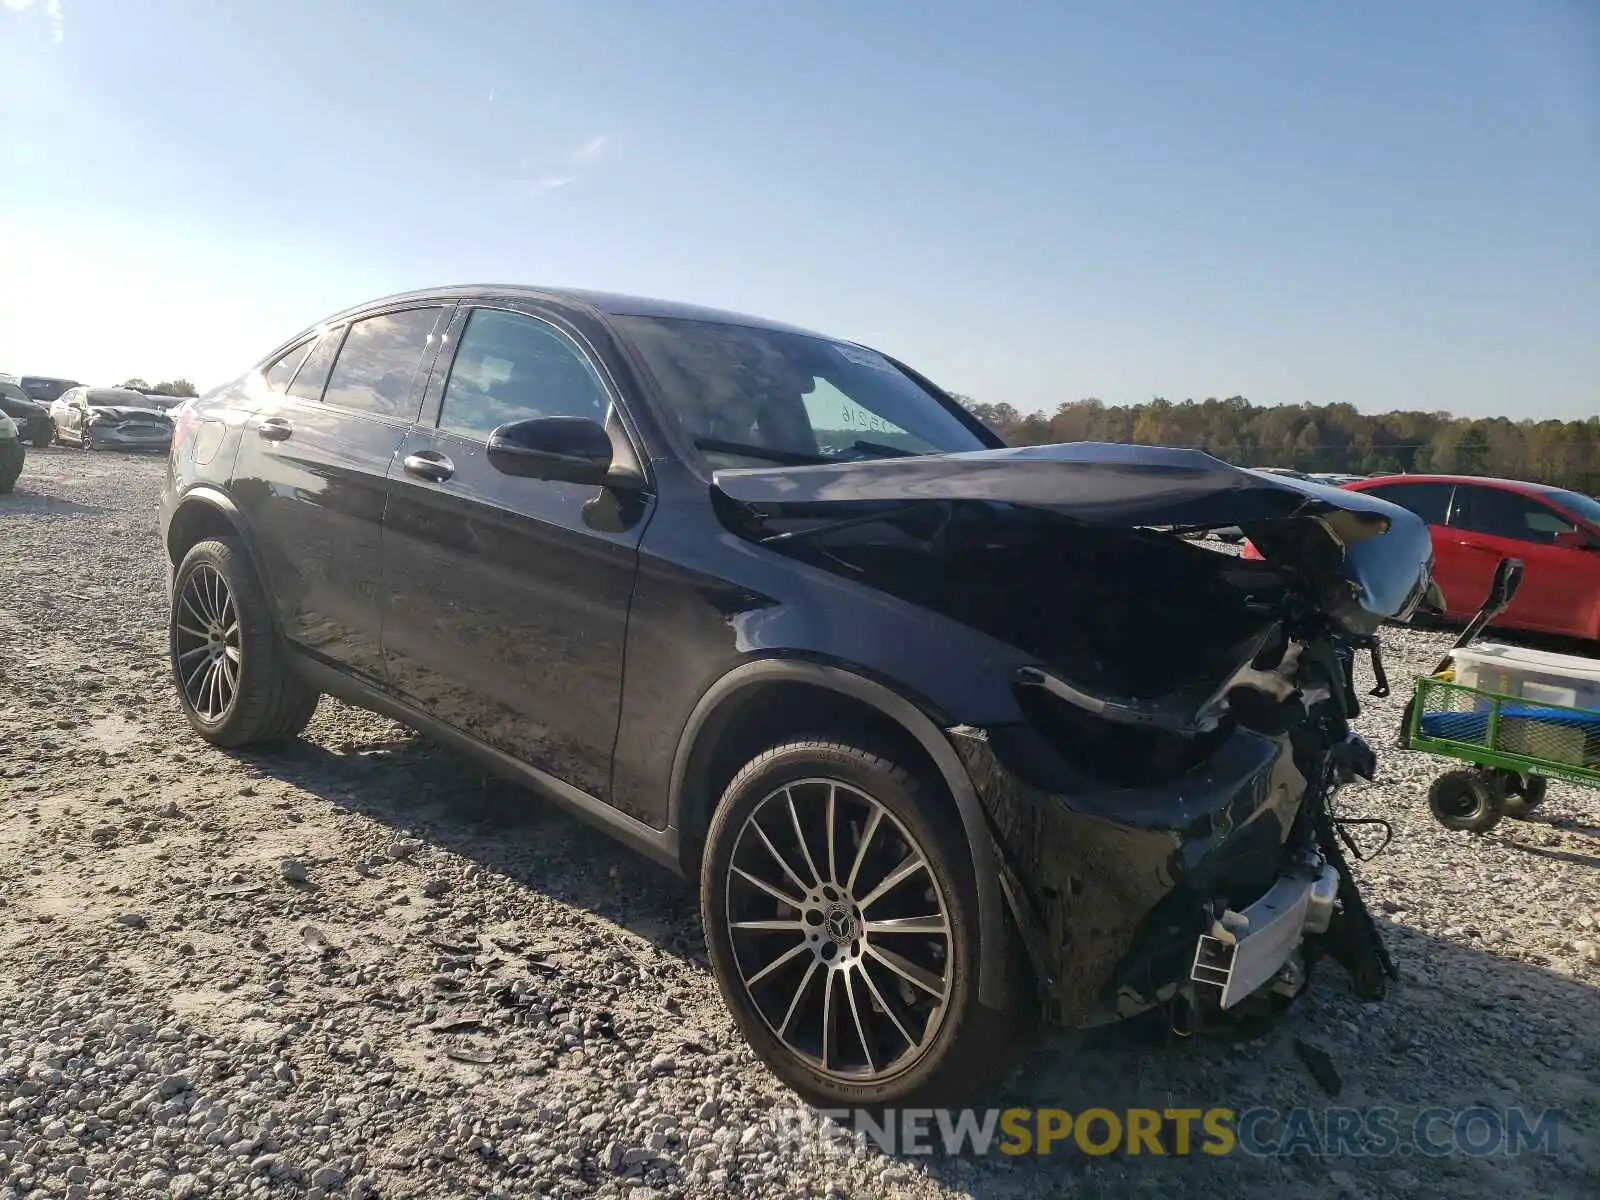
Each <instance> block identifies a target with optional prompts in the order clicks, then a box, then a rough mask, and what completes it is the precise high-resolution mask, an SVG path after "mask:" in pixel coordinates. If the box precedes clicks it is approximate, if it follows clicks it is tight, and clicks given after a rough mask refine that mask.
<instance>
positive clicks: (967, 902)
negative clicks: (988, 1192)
mask: <svg viewBox="0 0 1600 1200" xmlns="http://www.w3.org/2000/svg"><path fill="white" fill-rule="evenodd" d="M1235 525H1236V526H1238V527H1239V528H1240V529H1242V530H1244V531H1245V533H1246V534H1247V535H1248V536H1249V537H1250V539H1251V540H1252V542H1253V543H1254V544H1255V546H1256V547H1258V548H1259V549H1260V550H1261V551H1262V553H1263V554H1264V556H1265V560H1264V561H1261V562H1246V561H1242V560H1240V559H1238V558H1236V557H1232V556H1228V555H1224V554H1221V553H1218V552H1215V551H1213V550H1208V549H1206V548H1205V547H1204V546H1203V545H1200V544H1197V543H1196V542H1195V541H1194V540H1191V539H1190V538H1188V537H1186V536H1185V535H1186V534H1190V533H1193V532H1195V531H1197V530H1201V529H1205V528H1216V527H1220V526H1235ZM162 528H163V536H164V539H165V547H166V552H167V554H168V556H169V559H170V564H171V577H170V578H171V585H172V589H171V590H172V618H171V660H172V671H173V676H174V679H175V682H176V685H177V690H178V694H179V696H180V698H181V701H182V705H183V708H184V711H185V712H186V714H187V716H188V719H189V721H190V723H191V724H192V725H193V727H194V729H195V730H196V731H197V732H198V733H199V734H200V736H201V737H203V738H205V739H207V740H208V741H210V742H212V743H214V744H216V745H218V746H223V747H240V746H246V745H255V744H260V743H270V742H275V741H282V740H284V739H289V738H293V737H295V736H296V735H298V734H299V733H300V731H301V730H303V729H304V728H305V726H306V723H307V722H308V721H309V720H310V718H311V715H312V713H313V710H314V709H315V708H316V706H317V702H318V697H319V696H321V695H323V694H328V695H333V696H337V697H340V698H342V699H344V700H346V701H349V702H351V703H354V704H358V705H362V706H365V707H368V708H371V709H374V710H377V711H379V712H382V713H387V714H389V715H391V716H393V717H395V718H397V719H399V720H400V721H403V722H405V723H407V724H409V725H411V726H413V727H415V728H416V729H418V730H420V731H422V732H423V733H425V734H427V735H430V736H432V737H434V738H436V739H437V740H439V741H441V742H444V743H447V744H449V745H452V746H454V747H457V748H458V749H460V750H462V751H465V752H466V753H468V754H470V755H475V756H476V757H477V758H478V759H480V760H482V761H483V762H485V763H487V764H489V765H490V766H492V767H494V768H496V769H498V770H500V771H503V772H505V773H506V774H507V775H510V776H512V777H514V778H517V779H520V780H523V781H525V782H526V783H528V784H529V785H532V786H534V787H536V788H537V789H539V790H540V791H542V792H544V793H545V794H546V795H548V796H550V797H553V798H554V799H555V800H556V801H558V802H559V803H561V804H564V805H566V806H567V807H569V808H571V809H573V810H575V811H576V812H577V813H579V814H581V815H582V816H584V817H586V818H587V819H589V820H591V821H593V822H595V823H596V824H598V825H599V826H601V827H602V828H604V829H606V830H608V831H610V832H611V833H612V834H613V835H615V836H616V837H618V838H620V839H621V840H623V841H624V842H626V843H628V844H630V845H632V846H634V847H636V848H637V849H638V850H640V851H642V852H643V853H645V854H646V855H649V856H650V857H651V858H654V859H656V860H659V861H660V862H662V863H665V864H667V865H668V866H670V867H672V868H674V869H676V870H679V871H682V872H684V873H685V874H687V875H688V876H689V877H690V878H692V879H698V882H699V889H700V896H701V908H702V917H703V921H704V927H705V936H706V940H707V943H708V947H709V954H710V959H711V963H712V966H713V969H714V971H715V974H716V978H717V980H718V983H719V985H720V987H721V989H722V993H723V995H724V996H725V997H726V1000H727V1003H728V1005H729V1007H730V1008H731V1010H732V1012H733V1015H734V1017H735V1018H736V1019H737V1021H738V1023H739V1025H740V1026H741V1028H742V1029H743V1031H744V1032H745V1034H746V1035H747V1036H748V1037H749V1039H750V1041H751V1042H752V1043H753V1044H754V1045H755V1047H756V1048H757V1049H758V1051H759V1052H760V1054H761V1055H762V1056H763V1057H764V1059H765V1060H766V1062H767V1063H769V1064H770V1066H771V1067H772V1069H773V1070H774V1071H776V1072H777V1073H778V1074H779V1075H780V1076H781V1077H782V1078H783V1079H784V1080H786V1081H787V1082H788V1083H789V1084H791V1085H792V1086H793V1087H794V1088H795V1089H796V1090H797V1091H798V1092H800V1093H801V1094H802V1095H803V1096H804V1097H806V1098H807V1099H810V1100H812V1101H815V1102H819V1103H825V1104H830V1105H835V1106H854V1105H869V1104H870V1105H883V1104H907V1103H928V1102H933V1101H937V1100H940V1099H945V1098H950V1097H954V1096H957V1095H959V1094H961V1093H964V1092H970V1091H971V1090H972V1089H974V1088H976V1087H977V1086H978V1085H979V1084H980V1082H981V1081H982V1080H983V1079H984V1078H985V1077H987V1076H988V1075H990V1074H991V1073H992V1072H994V1071H996V1070H999V1069H1000V1068H1002V1067H1003V1066H1005V1065H1006V1064H1007V1063H1008V1062H1009V1061H1011V1056H1012V1054H1013V1053H1014V1052H1015V1051H1016V1050H1017V1049H1018V1048H1020V1047H1023V1046H1026V1045H1027V1044H1028V1036H1027V1035H1028V1033H1029V1032H1030V1031H1032V1030H1033V1029H1035V1028H1037V1027H1038V1023H1039V1019H1040V1018H1043V1020H1044V1022H1047V1023H1054V1024H1067V1025H1083V1024H1088V1023H1092V1022H1095V1021H1100V1020H1106V1019H1111V1018H1116V1017H1119V1016H1125V1015H1129V1014H1132V1013H1136V1012H1140V1011H1148V1010H1153V1009H1161V1008H1166V1009H1168V1010H1170V1013H1171V1019H1172V1020H1173V1021H1174V1022H1178V1023H1182V1024H1184V1025H1185V1026H1188V1027H1191V1028H1199V1027H1202V1026H1205V1025H1207V1024H1210V1023H1218V1022H1228V1021H1231V1020H1233V1019H1234V1018H1236V1017H1237V1016H1238V1014H1241V1013H1246V1012H1269V1011H1271V1010H1272V1009H1274V1008H1276V1007H1278V1006H1280V1005H1282V1004H1284V1003H1287V1002H1288V1001H1289V1000H1290V999H1292V998H1293V997H1294V996H1295V995H1296V994H1298V993H1299V992H1300V991H1301V990H1302V989H1303V988H1304V987H1305V986H1306V980H1307V978H1308V972H1309V968H1310V967H1311V965H1312V964H1313V963H1314V962H1315V960H1316V959H1317V958H1318V957H1319V956H1322V955H1331V956H1333V957H1334V958H1336V959H1337V960H1338V961H1340V962H1341V963H1343V964H1344V966H1345V967H1346V968H1347V969H1348V970H1349V971H1350V972H1351V974H1352V976H1353V977H1354V978H1355V980H1356V982H1357V985H1358V987H1359V988H1360V989H1361V990H1362V991H1363V992H1364V994H1369V995H1378V994H1381V992H1382V991H1383V988H1384V986H1385V985H1384V978H1385V973H1386V971H1388V970H1390V969H1391V968H1390V966H1389V963H1388V959H1387V957H1386V955H1385V954H1384V951H1383V945H1382V942H1381V940H1380V939H1379V938H1378V934H1377V931H1376V929H1375V928H1374V926H1373V925H1372V923H1371V921H1370V919H1369V918H1368V917H1367V914H1366V911H1365V909H1364V908H1363V907H1362V905H1361V899H1360V895H1359V893H1358V892H1357V891H1356V889H1355V885H1354V882H1353V880H1352V878H1351V876H1350V873H1349V870H1348V868H1347V867H1346V866H1345V864H1344V860H1343V858H1342V857H1341V855H1340V852H1339V845H1338V842H1337V840H1336V838H1335V836H1334V827H1333V824H1332V820H1331V817H1330V815H1329V809H1328V806H1327V803H1326V800H1327V796H1328V793H1329V791H1330V790H1331V789H1332V788H1333V787H1336V786H1337V785H1338V783H1339V782H1341V781H1342V780H1344V779H1347V778H1349V777H1351V776H1352V774H1357V773H1367V774H1370V770H1371V754H1370V751H1368V750H1367V749H1366V748H1365V747H1364V746H1363V745H1362V744H1361V743H1360V741H1359V739H1356V738H1355V737H1354V736H1353V735H1352V734H1351V733H1350V729H1349V725H1348V720H1349V718H1350V717H1351V716H1352V715H1353V714H1354V712H1355V711H1356V708H1357V697H1356V690H1355V687H1354V683H1353V674H1352V663H1353V660H1354V657H1355V656H1356V655H1357V654H1358V653H1364V652H1371V653H1373V654H1376V651H1377V641H1376V635H1377V632H1378V630H1379V627H1380V626H1381V624H1382V623H1383V622H1384V621H1386V620H1390V619H1396V618H1399V619H1404V618H1405V617H1407V616H1408V615H1409V614H1410V613H1411V612H1412V611H1413V610H1414V609H1415V608H1416V607H1417V606H1418V605H1419V604H1421V603H1422V601H1423V599H1424V597H1425V596H1426V595H1427V594H1429V592H1430V589H1431V587H1432V585H1431V581H1430V578H1429V574H1430V564H1431V557H1430V549H1429V541H1428V531H1427V528H1426V527H1425V526H1424V525H1423V524H1422V523H1421V522H1420V521H1419V520H1418V519H1417V518H1416V517H1415V516H1413V515H1412V514H1410V513H1408V512H1406V511H1405V510H1403V509H1400V508H1398V507H1395V506H1393V505H1390V504H1387V503H1385V502H1383V501H1381V500H1377V499H1374V498H1371V497H1367V496H1362V495H1360V494H1358V493H1354V492H1343V491H1339V490H1337V489H1334V488H1326V487H1321V486H1319V485H1317V484H1315V483H1311V482H1307V481H1302V480H1295V479H1290V478H1275V477H1272V476H1270V475H1265V474H1258V473H1252V472H1246V471H1241V470H1237V469H1235V468H1233V467H1230V466H1228V465H1227V464H1225V463H1223V462H1220V461H1218V460H1217V459H1214V458H1211V457H1209V456H1207V455H1205V454H1202V453H1199V452H1195V451H1187V450H1176V449H1167V448H1161V447H1146V446H1120V445H1105V444H1071V445H1059V446H1044V447H1029V448H1026V449H1009V448H1006V447H1005V446H1003V445H1001V444H1000V442H999V441H998V439H997V438H996V437H995V436H994V435H993V434H992V433H991V432H990V431H989V430H987V429H986V428H985V427H984V425H983V424H982V423H981V422H979V421H978V420H976V419H975V418H974V417H973V416H972V415H971V414H969V413H968V412H967V411H966V410H965V409H963V408H962V407H961V405H959V404H958V403H956V402H955V401H954V400H953V399H952V398H951V397H950V396H949V395H947V394H946V393H945V392H943V391H942V390H940V389H939V388H938V387H936V386H935V385H934V384H932V383H931V382H929V381H928V380H927V379H926V378H924V377H923V376H922V375H920V374H918V373H917V372H916V371H915V370H913V369H911V368H910V367H908V366H906V365H904V364H903V363H900V362H898V361H896V360H894V359H892V358H890V357H888V356H886V355H884V354H881V353H878V352H876V351H874V350H871V349H869V348H867V347H865V346H861V345H857V344H854V343H850V342H845V341H839V340H836V339H832V338H827V337H822V336H818V335H815V334H811V333H807V332H804V331H802V330H798V329H793V328H789V327H787V326H783V325H779V324H775V323H772V322H769V321H763V320H757V319H754V318H748V317H741V316H735V315H731V314H728V313H722V312H715V311H710V310H706V309H700V308H695V307H690V306H686V305H681V304H670V303H663V302H658V301H650V300H640V299H634V298H629V297H623V296H613V295H601V294H596V293H588V292H577V291H558V290H549V289H538V288H522V287H507V286H482V287H451V288H441V289H435V290H428V291H419V292H413V293H410V294H406V295H399V296H392V297H389V298H387V299H384V300H381V301H375V302H373V303H370V304H365V305H362V306H360V307H357V308H354V309H351V310H349V311H347V312H343V313H340V314H338V315H337V316H334V317H331V318H329V319H328V320H326V321H324V322H322V323H321V324H319V325H317V326H316V327H314V328H311V329H308V330H306V331H305V332H303V333H301V334H299V335H297V336H295V337H294V338H292V339H291V340H290V341H288V342H287V343H285V344H283V345H282V346H280V347H278V348H277V349H275V350H274V351H273V352H272V353H271V354H269V355H267V356H266V357H265V358H264V359H263V360H262V361H261V362H260V363H259V364H258V365H256V366H255V367H253V368H252V369H250V370H249V371H247V372H245V373H244V374H243V375H242V376H240V377H239V378H238V379H236V380H234V381H233V382H231V383H229V384H227V385H226V386H224V387H221V388H218V389H216V390H214V391H212V392H211V393H209V394H208V395H206V396H205V397H203V398H201V399H199V400H196V401H191V402H189V403H188V404H186V405H184V406H182V407H181V408H180V409H178V410H177V428H176V433H175V437H174V441H173V445H172V450H171V455H170V460H169V469H168V477H167V480H166V485H165V490H164V495H163V501H162Z"/></svg>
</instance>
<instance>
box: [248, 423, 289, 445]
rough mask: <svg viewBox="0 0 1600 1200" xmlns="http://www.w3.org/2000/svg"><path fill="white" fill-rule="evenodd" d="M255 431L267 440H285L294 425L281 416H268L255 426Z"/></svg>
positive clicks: (287, 438)
mask: <svg viewBox="0 0 1600 1200" xmlns="http://www.w3.org/2000/svg"><path fill="white" fill-rule="evenodd" d="M256 433H257V434H258V435H260V436H261V437H263V438H265V439H266V440H267V441H269V442H286V441H288V440H289V438H290V436H291V435H292V434H293V433H294V426H293V425H291V424H289V422H288V421H286V420H285V419H284V418H282V417H268V418H266V419H265V420H264V421H262V422H261V424H259V425H257V426H256Z"/></svg>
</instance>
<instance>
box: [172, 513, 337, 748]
mask: <svg viewBox="0 0 1600 1200" xmlns="http://www.w3.org/2000/svg"><path fill="white" fill-rule="evenodd" d="M169 635H170V646H171V651H170V652H171V658H172V677H173V682H174V683H175V684H176V685H177V689H178V701H179V703H180V705H181V706H182V708H183V713H184V716H186V717H187V718H188V719H189V724H190V725H191V726H192V727H193V728H194V731H195V732H196V733H198V734H199V735H200V736H201V737H203V738H205V740H206V741H208V742H210V743H211V744H212V745H214V746H229V747H234V746H250V745H259V744H263V743H271V742H282V741H287V740H289V739H290V738H294V737H297V736H299V734H300V733H301V731H302V730H304V729H305V727H306V725H307V724H309V723H310V721H311V716H312V714H313V713H314V712H316V709H317V701H318V699H319V698H320V697H319V694H318V692H317V691H316V689H315V688H313V687H312V686H311V685H310V684H309V683H307V682H306V681H305V680H304V679H303V678H302V677H301V676H300V675H298V674H297V673H296V672H295V670H294V668H293V667H292V666H291V665H290V664H289V659H288V651H287V649H286V648H285V646H284V644H283V639H282V638H281V637H280V636H279V635H278V631H277V629H276V627H275V626H274V625H273V623H272V618H271V614H270V611H269V609H268V607H267V597H266V593H265V592H264V591H263V590H262V587H261V584H260V582H259V581H258V580H257V579H256V576H255V572H254V571H253V570H252V569H251V567H250V563H249V561H248V560H247V559H246V557H245V555H244V552H243V550H242V549H241V548H240V547H239V546H238V545H237V544H236V543H235V542H233V541H232V540H230V539H225V538H208V539H206V540H205V541H203V542H198V543H196V544H195V545H194V546H193V547H192V548H191V549H190V550H189V552H188V553H187V554H185V555H184V556H183V562H182V563H181V564H180V565H179V567H178V572H177V575H176V577H175V578H174V580H173V588H172V615H171V618H170V629H169Z"/></svg>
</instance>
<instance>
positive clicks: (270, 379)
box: [261, 339, 315, 392]
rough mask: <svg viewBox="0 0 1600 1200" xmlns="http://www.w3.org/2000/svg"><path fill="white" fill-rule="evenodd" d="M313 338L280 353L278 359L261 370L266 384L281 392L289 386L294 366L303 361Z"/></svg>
mask: <svg viewBox="0 0 1600 1200" xmlns="http://www.w3.org/2000/svg"><path fill="white" fill-rule="evenodd" d="M314 340H315V339H307V340H306V341H303V342H301V343H300V344H299V345H298V346H295V347H293V348H292V349H291V350H289V352H288V353H286V354H280V355H279V356H278V361H277V362H275V363H273V364H272V365H271V366H270V367H268V368H267V369H266V370H265V371H263V372H261V374H262V377H263V378H265V379H266V381H267V386H268V387H270V388H271V389H272V390H273V391H275V392H281V391H283V389H284V388H286V387H288V386H289V381H290V380H291V379H293V378H294V373H295V368H297V367H298V366H299V365H300V364H301V363H303V362H305V360H306V354H307V352H308V351H310V349H311V347H312V344H313V342H314Z"/></svg>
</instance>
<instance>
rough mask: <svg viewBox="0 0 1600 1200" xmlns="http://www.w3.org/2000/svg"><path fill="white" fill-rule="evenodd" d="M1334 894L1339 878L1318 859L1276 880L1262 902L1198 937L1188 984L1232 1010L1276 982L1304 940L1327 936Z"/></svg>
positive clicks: (1229, 916)
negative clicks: (1210, 993) (1215, 992)
mask: <svg viewBox="0 0 1600 1200" xmlns="http://www.w3.org/2000/svg"><path fill="white" fill-rule="evenodd" d="M1338 893H1339V872H1338V871H1337V870H1336V869H1335V868H1334V867H1332V866H1331V865H1330V864H1328V863H1325V862H1323V861H1322V860H1321V859H1320V858H1316V859H1312V860H1309V861H1308V862H1307V863H1305V864H1304V866H1303V867H1302V868H1301V869H1300V870H1297V871H1295V872H1293V873H1292V874H1288V875H1282V876H1279V878H1278V881H1277V882H1276V883H1274V884H1273V885H1272V887H1270V888H1269V889H1267V893H1266V895H1264V896H1262V897H1261V899H1259V900H1257V901H1256V902H1255V903H1254V904H1251V905H1248V906H1247V907H1246V908H1245V909H1244V911H1243V912H1237V913H1234V912H1230V913H1227V914H1224V916H1223V917H1222V918H1221V919H1219V920H1218V921H1217V922H1216V923H1215V924H1214V925H1213V926H1212V930H1211V932H1210V933H1202V934H1201V935H1200V936H1199V938H1198V939H1197V940H1196V943H1195V952H1194V966H1193V967H1192V968H1190V971H1189V978H1190V979H1191V980H1192V981H1193V982H1194V983H1197V984H1200V985H1201V986H1202V987H1206V988H1216V989H1220V992H1221V994H1220V995H1219V996H1218V997H1217V1005H1218V1007H1219V1008H1222V1009H1224V1010H1227V1009H1231V1008H1234V1007H1235V1006H1237V1005H1238V1004H1239V1003H1240V1002H1241V1001H1244V1000H1246V999H1248V998H1249V997H1250V996H1253V995H1254V994H1255V993H1257V992H1258V991H1260V990H1261V989H1262V988H1264V987H1266V986H1267V985H1268V984H1270V983H1272V982H1273V981H1274V980H1275V979H1277V978H1278V976H1279V974H1280V973H1281V972H1282V971H1283V970H1284V968H1285V966H1286V965H1287V964H1289V963H1290V962H1292V961H1293V959H1294V956H1295V954H1296V952H1297V951H1298V950H1299V948H1300V943H1301V941H1302V940H1303V939H1304V938H1305V935H1306V934H1308V933H1326V932H1327V930H1328V926H1329V924H1330V923H1331V922H1332V921H1333V905H1334V900H1335V899H1336V898H1337V896H1338Z"/></svg>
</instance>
